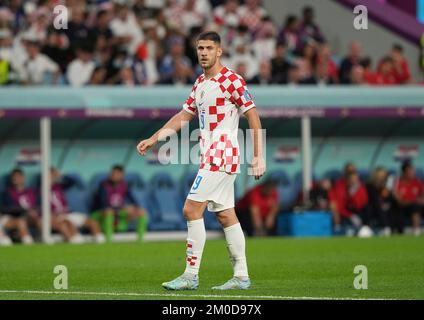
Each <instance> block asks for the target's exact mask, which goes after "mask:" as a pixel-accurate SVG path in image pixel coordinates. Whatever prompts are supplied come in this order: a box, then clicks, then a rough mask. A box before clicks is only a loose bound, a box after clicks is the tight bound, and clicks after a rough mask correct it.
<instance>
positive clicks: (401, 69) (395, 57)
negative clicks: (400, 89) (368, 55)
mask: <svg viewBox="0 0 424 320" xmlns="http://www.w3.org/2000/svg"><path fill="white" fill-rule="evenodd" d="M390 58H392V61H393V73H394V76H395V78H396V82H397V83H400V84H407V83H410V82H411V72H410V71H409V65H408V61H407V60H406V58H405V57H404V55H403V47H402V46H401V45H400V44H394V45H393V47H392V50H391V52H390Z"/></svg>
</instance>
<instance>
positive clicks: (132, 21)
mask: <svg viewBox="0 0 424 320" xmlns="http://www.w3.org/2000/svg"><path fill="white" fill-rule="evenodd" d="M109 26H110V29H111V30H112V33H113V35H114V36H117V37H124V36H130V37H131V41H130V42H128V43H127V44H126V45H125V49H126V50H127V52H128V53H130V54H134V53H135V52H136V50H137V47H138V46H139V45H140V43H142V42H143V40H144V34H143V31H142V30H141V27H140V26H139V24H138V23H137V20H136V18H135V16H134V14H133V13H131V12H130V13H128V17H127V19H126V20H122V19H119V18H115V19H113V20H112V21H111V22H110V25H109Z"/></svg>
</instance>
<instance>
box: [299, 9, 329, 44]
mask: <svg viewBox="0 0 424 320" xmlns="http://www.w3.org/2000/svg"><path fill="white" fill-rule="evenodd" d="M314 20H315V12H314V9H313V8H312V7H309V6H306V7H304V8H303V10H302V21H301V23H300V28H299V30H300V36H301V39H302V42H303V43H308V42H309V41H310V40H314V41H316V42H324V41H325V37H324V35H323V34H322V32H321V30H320V28H319V27H318V25H317V24H316V23H315V21H314Z"/></svg>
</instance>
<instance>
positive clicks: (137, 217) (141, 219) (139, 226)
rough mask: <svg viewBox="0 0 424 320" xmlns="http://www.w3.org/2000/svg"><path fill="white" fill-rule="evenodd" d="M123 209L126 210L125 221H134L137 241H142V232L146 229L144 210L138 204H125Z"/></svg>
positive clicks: (146, 221) (146, 222)
mask: <svg viewBox="0 0 424 320" xmlns="http://www.w3.org/2000/svg"><path fill="white" fill-rule="evenodd" d="M124 211H125V212H127V221H135V222H136V230H137V236H138V240H139V241H143V239H144V234H145V233H146V231H147V226H148V219H147V213H146V210H144V209H143V208H140V207H138V206H134V205H131V206H126V207H125V208H124Z"/></svg>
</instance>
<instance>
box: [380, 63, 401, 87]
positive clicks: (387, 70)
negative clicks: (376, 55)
mask: <svg viewBox="0 0 424 320" xmlns="http://www.w3.org/2000/svg"><path fill="white" fill-rule="evenodd" d="M377 84H379V85H395V84H399V83H398V80H397V79H396V76H395V73H394V65H393V59H392V58H391V57H389V56H386V57H384V58H383V59H382V60H381V61H380V64H379V66H378V70H377Z"/></svg>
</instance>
